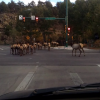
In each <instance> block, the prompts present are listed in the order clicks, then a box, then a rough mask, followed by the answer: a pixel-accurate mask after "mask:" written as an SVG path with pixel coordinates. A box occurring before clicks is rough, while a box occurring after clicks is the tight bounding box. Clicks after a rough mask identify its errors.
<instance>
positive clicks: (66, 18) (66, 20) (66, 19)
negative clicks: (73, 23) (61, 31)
mask: <svg viewBox="0 0 100 100" xmlns="http://www.w3.org/2000/svg"><path fill="white" fill-rule="evenodd" d="M65 22H66V29H68V0H66V17H65ZM66 47H68V35H67V30H66Z"/></svg>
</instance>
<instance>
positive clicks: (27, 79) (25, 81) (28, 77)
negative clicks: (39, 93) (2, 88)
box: [15, 72, 34, 91]
mask: <svg viewBox="0 0 100 100" xmlns="http://www.w3.org/2000/svg"><path fill="white" fill-rule="evenodd" d="M33 74H34V72H29V73H28V74H27V75H26V77H25V78H24V79H23V81H22V82H21V83H20V84H19V86H18V87H17V88H16V89H15V91H21V90H24V89H25V88H26V87H27V85H29V84H30V80H31V79H32V77H33Z"/></svg>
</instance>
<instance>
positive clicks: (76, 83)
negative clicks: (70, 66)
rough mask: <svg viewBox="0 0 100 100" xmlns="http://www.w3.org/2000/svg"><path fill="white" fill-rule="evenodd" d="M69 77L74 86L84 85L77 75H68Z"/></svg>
mask: <svg viewBox="0 0 100 100" xmlns="http://www.w3.org/2000/svg"><path fill="white" fill-rule="evenodd" d="M70 76H71V79H72V81H73V83H74V84H75V85H80V84H83V83H84V82H83V81H82V79H81V78H80V76H79V75H78V74H77V73H70Z"/></svg>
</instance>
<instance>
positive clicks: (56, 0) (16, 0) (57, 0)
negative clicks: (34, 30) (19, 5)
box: [0, 0, 75, 6]
mask: <svg viewBox="0 0 100 100" xmlns="http://www.w3.org/2000/svg"><path fill="white" fill-rule="evenodd" d="M1 1H4V2H5V3H8V2H11V0H0V2H1ZM13 1H14V2H15V3H16V2H18V1H23V2H24V4H26V5H27V4H28V3H30V2H31V1H34V2H35V3H36V4H37V3H38V1H39V0H13ZM40 1H43V2H45V1H50V2H51V3H52V5H53V6H55V5H56V3H57V2H60V1H61V2H63V1H64V0H40ZM70 1H71V2H75V0H70Z"/></svg>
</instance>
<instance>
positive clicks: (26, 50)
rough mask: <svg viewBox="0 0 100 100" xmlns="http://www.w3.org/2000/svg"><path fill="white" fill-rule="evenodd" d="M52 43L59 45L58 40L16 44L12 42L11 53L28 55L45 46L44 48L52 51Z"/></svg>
mask: <svg viewBox="0 0 100 100" xmlns="http://www.w3.org/2000/svg"><path fill="white" fill-rule="evenodd" d="M51 44H52V45H58V43H57V42H52V43H47V42H44V43H31V44H29V43H16V44H12V45H11V47H10V54H12V55H20V56H23V55H26V54H33V53H35V52H36V50H37V49H38V50H42V49H43V47H44V49H46V48H47V49H48V51H50V47H51Z"/></svg>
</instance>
